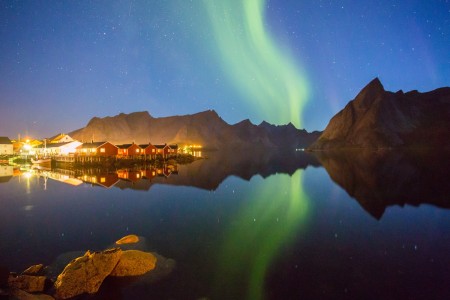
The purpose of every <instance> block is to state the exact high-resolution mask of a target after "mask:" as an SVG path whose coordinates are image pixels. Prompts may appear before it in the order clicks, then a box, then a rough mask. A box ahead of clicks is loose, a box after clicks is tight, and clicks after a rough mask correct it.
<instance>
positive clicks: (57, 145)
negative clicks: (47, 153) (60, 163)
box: [35, 142, 73, 148]
mask: <svg viewBox="0 0 450 300" xmlns="http://www.w3.org/2000/svg"><path fill="white" fill-rule="evenodd" d="M70 143H73V142H64V143H53V144H47V148H59V147H61V146H64V145H67V144H70ZM35 148H45V145H43V144H42V145H39V146H36V147H35Z"/></svg>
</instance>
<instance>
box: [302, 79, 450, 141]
mask: <svg viewBox="0 0 450 300" xmlns="http://www.w3.org/2000/svg"><path fill="white" fill-rule="evenodd" d="M449 137H450V88H449V87H445V88H439V89H436V90H433V91H430V92H426V93H420V92H418V91H415V90H414V91H410V92H407V93H404V92H403V91H401V90H400V91H398V92H396V93H393V92H388V91H385V90H384V87H383V85H382V84H381V82H380V80H379V79H378V78H375V79H373V80H372V81H371V82H370V83H369V84H368V85H367V86H366V87H364V88H363V89H362V90H361V92H360V93H359V94H358V95H357V96H356V98H355V99H353V100H352V101H350V102H349V103H348V104H347V105H346V106H345V108H344V109H342V110H341V111H340V112H338V113H337V114H336V115H335V116H334V117H333V118H332V119H331V120H330V122H329V124H328V126H327V127H326V128H325V130H324V132H323V133H322V135H321V136H320V137H319V138H318V140H317V141H316V142H315V143H313V144H312V145H311V146H310V147H309V149H310V150H326V149H342V148H405V147H431V148H448V147H450V138H449Z"/></svg>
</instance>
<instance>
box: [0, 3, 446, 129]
mask: <svg viewBox="0 0 450 300" xmlns="http://www.w3.org/2000/svg"><path fill="white" fill-rule="evenodd" d="M0 5H1V6H0V78H1V79H0V104H1V105H0V136H9V137H10V138H16V137H17V135H18V134H19V133H20V134H21V135H22V136H25V135H30V136H33V137H36V138H44V137H49V136H51V135H54V134H56V133H59V132H69V131H72V130H75V129H78V128H80V127H83V126H85V125H86V124H87V122H88V121H89V120H90V119H91V118H92V117H94V116H99V117H105V116H113V115H116V114H118V113H121V112H123V113H130V112H135V111H145V110H146V111H149V113H150V114H151V115H152V116H154V117H164V116H171V115H184V114H192V113H196V112H200V111H204V110H208V109H214V110H216V111H217V113H218V114H219V115H220V116H221V117H222V118H223V119H224V120H225V121H226V122H228V123H230V124H234V123H236V122H239V121H241V120H244V119H247V118H248V119H250V120H251V121H252V122H253V123H255V124H259V123H260V122H261V121H262V120H267V121H268V122H270V123H274V124H286V123H288V122H292V123H293V124H295V125H296V126H297V127H301V128H306V129H307V130H308V131H312V130H323V129H324V128H325V126H326V125H327V124H328V121H329V119H330V118H331V117H332V116H333V115H334V114H335V113H336V112H338V111H339V110H340V109H342V108H343V107H344V106H345V104H346V103H347V102H348V101H349V100H351V99H353V98H354V97H355V96H356V94H357V93H358V92H359V91H360V90H361V89H362V88H363V87H364V86H365V85H366V84H367V83H368V82H369V81H370V80H372V79H373V78H374V77H377V76H378V77H379V78H380V80H381V81H382V83H383V84H384V87H385V89H387V90H390V91H397V90H399V89H402V90H404V91H409V90H413V89H417V90H419V91H429V90H432V89H435V88H438V87H443V86H449V85H450V2H449V1H448V0H447V1H445V0H442V1H437V0H429V1H424V0H417V1H414V0H405V1H394V0H391V1H385V0H379V1H353V0H349V1H319V0H317V1H297V0H293V1H288V0H268V1H263V0H243V1H241V0H227V1H225V0H220V1H219V0H217V1H214V0H204V1H201V0H192V1H189V0H173V1H170V0H168V1H162V0H161V1H159V0H158V1H156V0H154V1H151V0H148V1H110V0H108V1H50V0H48V1H47V0H46V1H1V2H0Z"/></svg>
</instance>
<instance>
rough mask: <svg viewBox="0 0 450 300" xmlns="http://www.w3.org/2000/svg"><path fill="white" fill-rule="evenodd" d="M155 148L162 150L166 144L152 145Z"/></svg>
mask: <svg viewBox="0 0 450 300" xmlns="http://www.w3.org/2000/svg"><path fill="white" fill-rule="evenodd" d="M154 146H155V147H156V148H158V149H164V147H166V146H167V144H164V145H154Z"/></svg>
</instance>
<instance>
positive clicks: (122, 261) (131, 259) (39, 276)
mask: <svg viewBox="0 0 450 300" xmlns="http://www.w3.org/2000/svg"><path fill="white" fill-rule="evenodd" d="M141 239H142V237H141V238H140V237H138V236H137V235H128V236H125V237H123V238H121V239H119V240H118V241H116V242H115V244H114V247H111V248H108V249H106V250H103V251H90V250H88V251H86V252H85V253H84V255H82V256H78V257H76V258H74V259H72V260H71V261H70V262H69V263H68V264H67V265H66V266H65V267H64V269H63V270H62V272H60V273H59V275H58V276H57V277H56V278H55V277H54V276H52V270H51V268H50V267H49V266H44V265H43V264H37V265H33V266H30V267H29V268H27V269H26V270H24V271H23V272H22V273H20V274H17V273H14V272H11V273H10V272H9V271H8V270H5V269H3V270H0V299H1V298H2V297H3V296H4V297H12V298H13V299H19V300H50V299H72V298H74V297H77V296H79V295H83V294H95V293H97V292H98V291H99V289H100V287H101V285H102V283H103V281H104V280H105V279H106V278H115V279H119V280H120V279H129V278H140V277H142V276H143V275H147V274H149V273H152V274H151V275H153V276H150V277H148V278H147V280H149V281H150V282H153V281H155V280H158V279H160V278H162V277H165V276H167V275H168V274H169V273H170V272H171V271H172V270H173V268H174V266H175V261H174V260H172V259H167V258H164V257H163V256H161V255H159V254H157V253H155V252H146V251H142V250H136V249H133V248H140V246H139V242H140V241H141Z"/></svg>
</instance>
